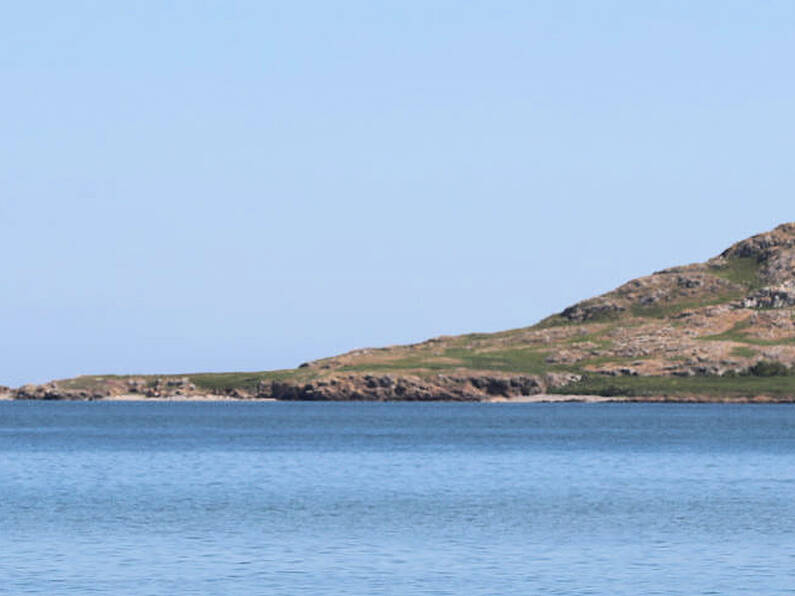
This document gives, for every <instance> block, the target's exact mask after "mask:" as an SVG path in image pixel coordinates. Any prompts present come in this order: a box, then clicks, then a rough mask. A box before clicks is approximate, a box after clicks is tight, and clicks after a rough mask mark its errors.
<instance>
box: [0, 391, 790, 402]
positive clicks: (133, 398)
mask: <svg viewBox="0 0 795 596" xmlns="http://www.w3.org/2000/svg"><path fill="white" fill-rule="evenodd" d="M0 401H8V402H29V401H31V402H129V403H133V402H136V403H146V402H157V403H166V402H171V403H220V402H223V403H231V402H237V403H467V404H472V403H481V404H550V403H588V404H597V403H659V404H676V403H679V404H795V396H793V397H786V398H776V397H772V396H765V395H758V396H753V397H752V396H746V397H713V396H707V395H689V396H666V395H655V396H612V397H609V396H604V395H579V394H554V393H553V394H549V393H539V394H536V395H527V396H521V397H491V398H488V399H480V400H478V399H473V400H471V401H468V400H451V399H439V400H422V401H420V400H383V401H381V400H289V399H275V398H241V397H233V396H229V395H217V394H196V395H180V396H167V397H143V396H141V395H140V394H136V393H125V394H120V395H111V396H106V397H102V398H98V399H93V398H85V399H16V398H15V397H14V396H13V394H12V393H0Z"/></svg>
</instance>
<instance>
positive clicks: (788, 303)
mask: <svg viewBox="0 0 795 596" xmlns="http://www.w3.org/2000/svg"><path fill="white" fill-rule="evenodd" d="M743 306H744V307H745V308H789V307H792V306H795V287H792V286H778V287H767V288H762V289H761V290H757V291H756V292H754V293H752V294H750V295H749V296H747V297H746V298H745V300H743Z"/></svg>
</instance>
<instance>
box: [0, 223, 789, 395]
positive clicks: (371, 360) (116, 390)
mask: <svg viewBox="0 0 795 596" xmlns="http://www.w3.org/2000/svg"><path fill="white" fill-rule="evenodd" d="M550 393H552V394H554V393H558V394H566V395H601V396H613V397H625V398H632V399H671V398H673V399H693V400H716V399H720V400H723V399H750V398H757V399H765V400H780V401H795V223H787V224H783V225H781V226H778V227H777V228H775V229H774V230H772V231H770V232H766V233H764V234H759V235H756V236H753V237H751V238H748V239H746V240H743V241H741V242H738V243H736V244H734V245H733V246H731V247H729V248H727V249H726V250H724V251H723V252H722V253H721V254H719V255H718V256H716V257H714V258H712V259H710V260H708V261H707V262H705V263H696V264H691V265H685V266H680V267H672V268H670V269H665V270H663V271H658V272H656V273H653V274H652V275H649V276H646V277H641V278H638V279H634V280H632V281H629V282H627V283H625V284H624V285H622V286H620V287H619V288H616V289H615V290H613V291H611V292H608V293H606V294H602V295H600V296H597V297H594V298H590V299H587V300H584V301H582V302H578V303H577V304H574V305H572V306H570V307H568V308H566V309H564V310H563V311H562V312H560V313H558V314H554V315H552V316H550V317H548V318H546V319H544V320H542V321H541V322H539V323H537V324H535V325H532V326H530V327H524V328H520V329H512V330H509V331H503V332H499V333H472V334H468V335H459V336H443V337H437V338H434V339H429V340H427V341H424V342H421V343H417V344H411V345H402V346H390V347H383V348H368V349H361V350H354V351H352V352H348V353H346V354H341V355H338V356H333V357H330V358H324V359H321V360H316V361H312V362H307V363H304V364H302V365H300V366H299V367H298V368H296V369H291V370H281V371H268V372H262V373H217V374H187V375H157V376H140V375H139V376H84V377H77V378H75V379H66V380H61V381H54V382H52V383H48V384H45V385H38V386H25V387H21V388H19V389H16V390H12V391H11V393H10V394H11V396H12V397H15V398H18V399H25V398H28V399H29V398H39V399H100V398H108V397H113V396H118V395H133V396H141V397H179V396H192V395H207V394H211V395H217V396H228V397H233V398H244V399H245V398H251V399H254V398H260V399H262V398H272V399H284V400H433V399H448V400H484V399H494V398H503V399H520V398H522V397H527V396H533V395H539V394H550Z"/></svg>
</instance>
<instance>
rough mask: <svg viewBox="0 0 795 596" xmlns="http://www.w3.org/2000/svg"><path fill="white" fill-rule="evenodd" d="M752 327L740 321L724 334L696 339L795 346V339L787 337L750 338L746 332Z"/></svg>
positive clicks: (756, 344) (755, 344)
mask: <svg viewBox="0 0 795 596" xmlns="http://www.w3.org/2000/svg"><path fill="white" fill-rule="evenodd" d="M750 327H751V323H750V322H748V321H740V322H739V323H737V324H736V325H735V326H734V327H732V328H731V329H729V330H728V331H724V332H723V333H716V334H714V335H702V336H701V337H697V338H696V339H698V340H701V341H734V342H737V343H744V344H751V345H754V346H781V345H787V344H795V337H785V338H782V339H759V338H756V337H751V336H749V335H748V334H747V333H746V332H745V331H746V330H747V329H749V328H750Z"/></svg>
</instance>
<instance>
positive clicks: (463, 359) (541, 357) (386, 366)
mask: <svg viewBox="0 0 795 596" xmlns="http://www.w3.org/2000/svg"><path fill="white" fill-rule="evenodd" d="M546 356H547V353H546V352H539V351H538V350H535V349H532V348H520V349H515V350H510V349H508V350H495V351H488V352H473V351H472V350H467V349H463V348H448V349H447V350H445V352H444V353H443V354H441V355H438V356H436V358H437V359H434V356H431V355H425V356H423V355H413V356H411V357H408V358H401V359H399V360H393V361H390V362H373V363H367V364H361V365H352V366H345V367H343V368H342V369H341V370H343V371H356V372H365V371H379V372H381V371H399V370H430V371H442V370H453V369H456V368H468V369H475V370H499V371H504V372H516V373H528V374H541V373H544V372H547V371H548V370H562V368H561V367H553V366H550V365H549V364H547V363H546V361H545V359H546ZM440 358H444V360H441V359H440Z"/></svg>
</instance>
